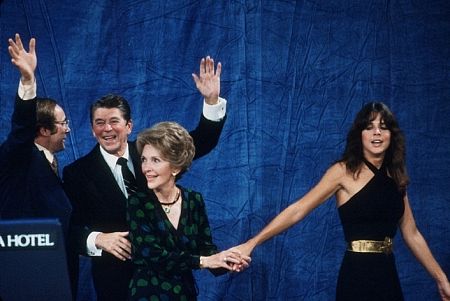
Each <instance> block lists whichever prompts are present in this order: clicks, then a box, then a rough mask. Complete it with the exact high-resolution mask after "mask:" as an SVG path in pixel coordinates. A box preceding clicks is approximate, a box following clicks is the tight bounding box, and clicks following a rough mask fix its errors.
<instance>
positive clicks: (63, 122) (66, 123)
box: [55, 119, 69, 127]
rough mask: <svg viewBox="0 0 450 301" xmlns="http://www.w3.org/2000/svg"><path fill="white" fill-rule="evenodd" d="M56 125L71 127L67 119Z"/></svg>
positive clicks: (57, 122)
mask: <svg viewBox="0 0 450 301" xmlns="http://www.w3.org/2000/svg"><path fill="white" fill-rule="evenodd" d="M55 124H60V125H62V126H65V127H69V119H65V120H63V121H55Z"/></svg>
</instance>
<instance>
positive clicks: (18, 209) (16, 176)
mask: <svg viewBox="0 0 450 301" xmlns="http://www.w3.org/2000/svg"><path fill="white" fill-rule="evenodd" d="M36 101H37V100H36V99H31V100H21V99H20V98H19V97H18V96H17V97H16V101H15V105H14V113H13V116H12V120H11V132H10V133H9V135H8V137H7V139H6V140H5V141H4V142H3V143H2V144H1V146H0V219H18V218H34V217H36V218H41V217H42V218H48V217H50V218H58V219H59V221H60V222H61V224H62V227H63V232H64V233H65V234H67V232H68V227H69V220H70V214H71V211H72V206H71V204H70V201H69V199H68V197H67V195H66V194H65V193H64V190H63V186H62V183H61V180H60V179H59V178H58V176H57V175H56V174H55V173H54V172H53V170H52V169H51V167H50V163H49V162H48V160H47V159H46V157H45V155H44V152H42V151H39V150H38V148H37V147H36V145H35V144H34V138H35V135H36Z"/></svg>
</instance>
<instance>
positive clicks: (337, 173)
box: [324, 162, 347, 181]
mask: <svg viewBox="0 0 450 301" xmlns="http://www.w3.org/2000/svg"><path fill="white" fill-rule="evenodd" d="M346 175H347V168H346V166H345V164H344V163H342V162H337V163H334V164H333V165H331V166H330V168H328V170H327V171H326V173H325V176H324V177H327V178H328V179H329V180H334V181H336V180H339V179H342V178H343V177H345V176H346Z"/></svg>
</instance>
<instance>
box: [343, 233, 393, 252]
mask: <svg viewBox="0 0 450 301" xmlns="http://www.w3.org/2000/svg"><path fill="white" fill-rule="evenodd" d="M392 249H393V242H392V238H390V237H385V238H384V240H383V241H379V240H364V239H363V240H354V241H351V242H350V243H349V245H348V250H349V251H352V252H358V253H384V254H390V253H392Z"/></svg>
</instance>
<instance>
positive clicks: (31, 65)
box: [8, 33, 37, 84]
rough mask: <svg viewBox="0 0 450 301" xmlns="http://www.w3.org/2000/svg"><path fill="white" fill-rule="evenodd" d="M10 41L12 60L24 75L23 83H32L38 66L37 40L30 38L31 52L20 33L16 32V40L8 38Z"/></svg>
mask: <svg viewBox="0 0 450 301" xmlns="http://www.w3.org/2000/svg"><path fill="white" fill-rule="evenodd" d="M8 43H9V46H8V51H9V54H10V55H11V62H12V63H13V64H14V65H15V66H16V67H17V68H18V69H19V71H20V74H21V75H22V83H24V84H27V83H32V82H33V81H34V70H36V66H37V56H36V50H35V48H36V40H35V39H34V38H32V39H30V43H29V52H27V51H26V50H25V49H24V47H23V44H22V40H21V39H20V35H19V34H18V33H16V36H15V41H14V40H13V39H8Z"/></svg>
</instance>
